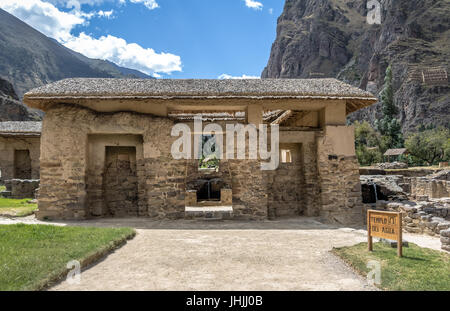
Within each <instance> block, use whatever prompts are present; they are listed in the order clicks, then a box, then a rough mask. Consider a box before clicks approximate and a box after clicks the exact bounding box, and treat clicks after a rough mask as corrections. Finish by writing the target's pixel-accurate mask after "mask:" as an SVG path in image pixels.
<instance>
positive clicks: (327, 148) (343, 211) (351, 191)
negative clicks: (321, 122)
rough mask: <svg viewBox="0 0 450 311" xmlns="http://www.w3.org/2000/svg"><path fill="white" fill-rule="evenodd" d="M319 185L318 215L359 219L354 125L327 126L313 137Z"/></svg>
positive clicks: (349, 220)
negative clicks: (315, 142) (315, 141)
mask: <svg viewBox="0 0 450 311" xmlns="http://www.w3.org/2000/svg"><path fill="white" fill-rule="evenodd" d="M317 155H318V173H319V183H320V187H321V195H320V201H321V206H320V211H319V213H320V215H321V216H324V217H325V218H326V219H327V220H328V221H330V222H337V223H343V224H349V223H355V222H359V223H362V221H363V215H362V195H361V184H360V181H359V164H358V160H357V158H356V155H355V148H354V129H353V127H347V126H327V127H326V128H325V131H324V135H323V136H322V137H318V139H317Z"/></svg>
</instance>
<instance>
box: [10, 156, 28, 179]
mask: <svg viewBox="0 0 450 311" xmlns="http://www.w3.org/2000/svg"><path fill="white" fill-rule="evenodd" d="M14 178H17V179H31V157H30V150H14Z"/></svg>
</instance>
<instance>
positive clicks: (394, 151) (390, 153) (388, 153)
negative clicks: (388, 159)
mask: <svg viewBox="0 0 450 311" xmlns="http://www.w3.org/2000/svg"><path fill="white" fill-rule="evenodd" d="M407 152H408V150H407V149H406V148H400V149H388V150H387V151H386V152H385V153H384V155H385V156H397V155H402V154H405V153H407Z"/></svg>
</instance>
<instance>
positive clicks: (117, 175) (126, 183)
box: [103, 146, 138, 217]
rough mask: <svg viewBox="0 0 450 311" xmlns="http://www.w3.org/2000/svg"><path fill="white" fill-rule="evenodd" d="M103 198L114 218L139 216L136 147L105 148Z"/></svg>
mask: <svg viewBox="0 0 450 311" xmlns="http://www.w3.org/2000/svg"><path fill="white" fill-rule="evenodd" d="M103 174H104V175H103V198H104V202H105V205H106V208H107V211H108V213H109V214H110V215H112V216H118V217H123V216H137V214H138V206H137V205H138V204H137V202H138V180H137V174H136V147H115V146H114V147H113V146H106V147H105V167H104V172H103Z"/></svg>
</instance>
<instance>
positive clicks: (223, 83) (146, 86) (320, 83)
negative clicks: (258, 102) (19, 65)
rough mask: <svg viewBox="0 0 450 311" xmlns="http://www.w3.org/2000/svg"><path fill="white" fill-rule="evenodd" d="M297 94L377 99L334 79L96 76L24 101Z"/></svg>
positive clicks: (359, 102)
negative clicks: (115, 77) (114, 77)
mask: <svg viewBox="0 0 450 311" xmlns="http://www.w3.org/2000/svg"><path fill="white" fill-rule="evenodd" d="M182 98H187V99H197V98H198V99H203V98H210V99H215V98H221V99H226V98H252V99H266V98H267V99H270V98H299V99H347V100H351V101H352V104H353V105H355V104H356V106H355V108H353V109H352V110H353V111H354V110H356V109H359V108H362V107H365V106H368V105H370V104H373V103H375V102H376V101H377V99H376V98H375V97H374V96H373V95H372V94H371V93H369V92H367V91H363V90H361V89H359V88H357V87H354V86H351V85H349V84H346V83H344V82H341V81H339V80H336V79H243V80H232V79H230V80H205V79H190V80H177V79H160V80H158V79H144V80H141V79H97V78H74V79H64V80H61V81H57V82H54V83H51V84H48V85H45V86H42V87H39V88H36V89H33V90H31V91H30V92H28V93H26V94H25V96H24V102H25V103H26V104H27V105H29V106H31V107H34V108H41V109H42V105H43V104H45V103H47V102H49V101H52V102H55V101H57V100H60V101H64V100H65V101H67V100H80V99H118V100H124V99H149V100H150V99H164V100H171V99H182Z"/></svg>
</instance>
